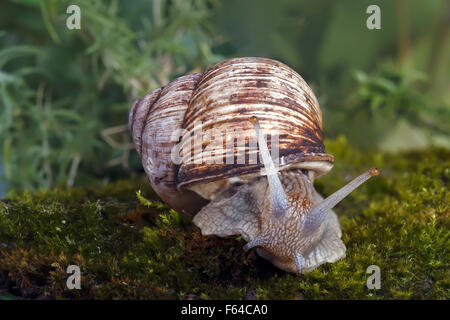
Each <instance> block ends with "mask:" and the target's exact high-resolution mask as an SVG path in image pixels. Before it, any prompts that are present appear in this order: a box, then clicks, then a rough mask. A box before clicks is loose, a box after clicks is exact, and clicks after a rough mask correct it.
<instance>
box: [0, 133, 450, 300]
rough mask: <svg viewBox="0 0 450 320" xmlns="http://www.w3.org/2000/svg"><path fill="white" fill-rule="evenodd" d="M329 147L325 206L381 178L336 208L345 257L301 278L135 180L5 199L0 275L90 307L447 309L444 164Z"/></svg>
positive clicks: (435, 158)
mask: <svg viewBox="0 0 450 320" xmlns="http://www.w3.org/2000/svg"><path fill="white" fill-rule="evenodd" d="M326 145H327V151H328V152H329V153H330V154H333V155H334V156H335V158H336V165H335V168H334V169H333V170H332V171H331V172H330V173H329V174H328V175H326V176H325V177H323V178H321V179H319V180H317V181H316V187H317V189H318V191H320V192H321V193H322V194H324V195H328V194H330V193H332V192H333V191H335V190H336V189H338V188H339V187H341V186H342V185H343V184H345V183H346V182H347V181H348V180H349V179H350V178H351V177H354V176H355V175H357V174H359V173H361V172H362V171H364V170H367V169H368V168H369V167H372V166H377V167H379V168H380V170H381V175H380V176H378V177H376V178H373V179H372V180H371V181H369V182H368V183H366V184H365V185H363V186H362V187H361V188H359V189H358V190H357V191H355V192H353V193H352V194H351V195H350V196H349V197H348V198H347V199H346V200H344V201H343V202H342V203H340V204H339V205H338V206H337V208H336V212H337V213H338V215H339V217H340V221H341V224H342V229H343V240H344V242H345V244H346V246H347V257H346V258H345V259H343V260H341V261H338V262H336V263H334V264H326V265H323V266H321V267H319V268H318V269H316V270H314V271H312V272H310V273H307V274H305V275H302V276H300V277H298V276H294V275H292V274H288V273H285V272H283V271H280V270H278V269H276V268H274V267H273V266H272V265H271V264H270V263H269V262H267V261H265V260H263V259H262V258H259V257H258V256H257V255H256V254H255V253H254V251H250V252H244V251H243V250H242V246H243V245H244V244H245V242H244V241H243V240H242V239H241V238H226V239H225V238H219V237H214V236H210V237H204V236H202V235H201V233H200V232H199V230H198V229H197V228H196V227H195V226H194V225H193V224H192V223H191V221H190V219H188V218H186V217H184V216H182V215H180V214H179V213H177V212H175V211H173V210H171V209H169V208H168V207H167V206H166V205H164V204H163V203H161V202H160V200H159V199H158V198H157V197H156V195H155V193H154V192H153V191H152V190H151V189H150V187H149V186H148V183H147V182H146V181H145V179H142V181H140V180H139V181H138V180H137V179H132V180H130V181H119V182H116V183H112V184H108V185H106V186H102V187H95V188H94V187H92V189H86V190H82V189H77V188H72V189H57V190H51V191H39V192H37V193H29V192H26V191H25V192H17V193H14V194H10V195H9V197H8V200H3V201H0V271H2V272H3V274H5V275H6V276H7V278H8V281H7V282H8V283H9V287H10V290H11V292H13V293H14V292H16V293H17V292H18V290H19V291H20V290H22V291H20V292H21V293H22V295H24V296H26V297H27V295H26V294H23V292H29V291H27V290H24V289H27V288H38V289H37V290H38V293H39V294H47V295H50V296H53V297H56V298H86V297H91V298H95V299H123V298H147V299H148V298H154V299H160V298H167V299H178V298H185V297H186V296H187V295H188V294H194V295H195V296H196V297H198V298H203V299H225V298H232V299H233V298H234V299H241V298H243V297H244V296H245V294H246V293H247V292H248V291H249V290H251V291H253V292H254V293H255V294H256V296H257V298H259V299H303V298H305V299H448V298H450V283H449V282H450V275H449V265H448V264H449V261H450V255H449V234H450V233H449V226H450V219H449V215H450V206H449V203H450V201H449V191H448V190H449V182H450V152H449V151H446V150H441V149H428V150H424V151H417V152H406V153H401V154H380V153H375V152H374V153H361V152H359V151H358V150H356V149H353V148H351V147H350V146H348V144H347V142H346V141H345V139H344V138H342V137H341V138H339V139H337V140H335V141H327V142H326ZM139 190H140V191H139ZM70 264H77V265H80V267H81V270H82V290H79V291H78V290H72V291H70V290H67V289H66V288H65V279H66V277H67V274H66V273H65V270H66V268H67V266H68V265H70ZM370 265H378V266H379V267H380V269H381V277H382V280H381V289H380V290H369V289H367V287H366V280H367V278H368V276H369V274H367V273H366V269H367V267H368V266H370ZM1 279H2V277H1V273H0V282H1V281H2V280H1ZM0 285H1V283H0ZM35 295H36V294H35ZM28 297H33V295H29V296H28Z"/></svg>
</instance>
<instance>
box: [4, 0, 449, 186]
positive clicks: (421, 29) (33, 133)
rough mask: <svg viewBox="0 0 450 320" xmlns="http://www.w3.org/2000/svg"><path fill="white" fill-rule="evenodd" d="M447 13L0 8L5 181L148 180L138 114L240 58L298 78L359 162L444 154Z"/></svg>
mask: <svg viewBox="0 0 450 320" xmlns="http://www.w3.org/2000/svg"><path fill="white" fill-rule="evenodd" d="M69 4H78V5H79V6H80V8H81V12H82V19H81V30H68V29H67V28H66V18H67V14H66V8H67V6H68V5H69ZM369 4H378V5H379V6H380V7H381V10H382V30H373V31H371V30H368V29H367V28H366V27H365V21H366V18H367V14H366V13H365V10H366V8H367V6H368V5H369ZM449 10H450V6H449V2H448V1H443V0H442V1H441V0H436V1H428V2H424V1H417V0H414V1H402V0H398V1H357V2H354V1H335V2H329V1H296V0H282V1H255V0H247V1H236V0H231V1H214V0H184V1H181V0H173V1H164V0H155V1H146V0H134V1H132V2H130V1H124V0H115V1H94V0H80V1H75V2H73V1H72V2H70V3H69V2H68V1H52V0H48V1H44V0H42V1H38V0H8V1H2V2H1V3H0V30H1V31H0V90H1V92H0V119H1V120H0V154H1V156H2V161H1V162H2V167H0V169H2V171H3V180H4V181H6V182H7V187H8V189H15V188H25V189H31V190H34V189H37V188H49V187H53V186H57V185H67V186H72V185H81V186H83V185H88V184H91V183H92V182H93V181H103V182H107V181H109V180H112V179H116V178H118V177H124V176H129V175H130V170H131V171H135V170H140V168H141V166H140V162H139V159H138V158H137V155H136V153H135V152H134V151H133V150H132V147H131V144H130V137H129V133H128V131H127V128H126V121H127V113H128V109H129V106H130V104H131V102H132V101H133V100H134V99H136V98H137V97H139V96H141V95H143V94H144V93H145V92H147V91H149V90H151V89H154V88H156V87H159V86H161V85H164V84H166V83H167V82H169V81H170V80H172V79H173V78H175V77H177V76H179V75H182V74H184V73H186V72H193V71H201V70H204V69H205V68H206V67H207V66H210V65H211V64H213V63H215V62H217V61H219V60H221V59H223V58H226V57H231V56H244V55H248V56H266V57H271V58H275V59H279V60H281V61H283V62H285V63H287V64H288V65H290V66H292V67H293V68H294V69H296V70H297V71H298V72H299V73H300V74H301V75H302V76H303V77H304V78H305V80H306V81H307V82H308V83H309V84H310V85H311V86H312V87H313V89H314V91H315V92H316V95H317V96H318V98H319V101H320V104H321V108H322V111H323V114H324V130H325V135H326V136H327V137H336V136H338V135H339V134H344V135H345V136H346V137H347V140H348V141H349V142H350V143H351V144H353V145H355V146H357V147H359V148H363V149H364V148H373V147H376V148H380V149H384V150H389V151H398V150H401V149H405V148H406V149H407V148H415V147H424V146H426V145H429V144H437V145H441V146H447V147H448V146H449V145H450V142H449V138H448V137H449V132H450V129H449V123H450V93H449V90H448V88H449V67H450V66H449V56H450V45H449V43H450V41H449V37H450V31H449V30H450V27H449V20H448V12H449ZM362 132H363V133H364V134H361V133H362ZM3 187H4V186H3Z"/></svg>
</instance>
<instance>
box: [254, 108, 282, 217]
mask: <svg viewBox="0 0 450 320" xmlns="http://www.w3.org/2000/svg"><path fill="white" fill-rule="evenodd" d="M250 122H251V123H252V124H253V126H254V128H255V132H256V137H257V139H258V146H259V152H260V153H261V156H262V160H263V163H264V168H265V169H266V174H267V180H268V181H269V192H270V212H271V213H272V214H273V215H274V216H275V217H281V216H283V215H284V213H285V212H286V210H287V206H288V200H287V196H286V193H285V192H284V189H283V186H282V184H281V181H280V178H279V177H278V169H277V168H276V167H275V164H274V163H273V160H272V157H271V156H270V153H269V148H268V147H267V143H266V140H265V139H264V136H263V133H262V130H261V127H260V125H259V121H258V118H256V117H255V116H252V117H251V118H250Z"/></svg>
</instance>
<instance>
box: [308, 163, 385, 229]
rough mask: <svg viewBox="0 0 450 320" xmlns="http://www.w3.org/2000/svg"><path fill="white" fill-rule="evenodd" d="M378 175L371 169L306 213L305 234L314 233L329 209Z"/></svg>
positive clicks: (377, 172)
mask: <svg viewBox="0 0 450 320" xmlns="http://www.w3.org/2000/svg"><path fill="white" fill-rule="evenodd" d="M379 174H380V171H379V170H378V169H377V168H371V169H369V170H367V171H366V172H364V173H363V174H362V175H360V176H358V177H356V178H355V179H353V180H352V181H350V182H349V183H347V184H346V185H345V186H343V187H342V188H341V189H339V190H338V191H336V192H335V193H333V194H332V195H330V196H328V198H326V199H324V200H323V201H322V202H321V203H319V204H318V205H317V206H316V207H314V208H313V209H312V210H311V211H310V212H309V213H308V215H307V219H306V221H305V230H306V231H307V232H312V231H315V230H316V229H317V228H318V227H319V226H320V225H321V224H322V223H323V221H325V219H326V217H327V214H328V212H329V210H330V209H332V208H334V206H335V205H337V204H338V203H339V202H340V201H341V200H343V199H344V198H345V197H346V196H348V195H349V194H350V193H351V192H352V191H353V190H355V189H356V188H358V187H359V186H360V185H361V184H363V183H364V182H366V181H367V180H369V179H370V178H371V177H373V176H377V175H379Z"/></svg>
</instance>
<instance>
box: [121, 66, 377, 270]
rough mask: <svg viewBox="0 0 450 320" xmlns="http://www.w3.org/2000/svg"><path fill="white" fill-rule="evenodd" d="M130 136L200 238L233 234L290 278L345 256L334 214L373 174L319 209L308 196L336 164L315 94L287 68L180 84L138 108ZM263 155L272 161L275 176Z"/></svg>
mask: <svg viewBox="0 0 450 320" xmlns="http://www.w3.org/2000/svg"><path fill="white" fill-rule="evenodd" d="M251 119H256V120H254V121H252V120H251ZM255 121H256V122H255ZM198 124H200V125H201V130H198ZM129 127H130V130H131V132H132V136H133V142H134V145H135V147H136V150H137V151H138V153H139V155H140V156H141V158H142V165H143V167H144V170H145V172H146V174H147V176H148V178H149V180H150V183H151V185H152V187H153V188H154V190H155V191H156V192H157V193H158V195H159V196H160V197H161V198H162V199H163V200H164V201H165V202H166V203H167V204H168V205H169V206H170V207H172V208H174V209H175V210H178V211H180V212H183V213H184V214H186V215H190V216H194V215H195V217H194V219H193V222H194V223H195V224H196V225H197V226H198V227H200V228H201V230H202V233H203V234H204V235H208V234H215V235H218V236H229V235H235V234H240V235H242V236H243V238H244V239H245V240H246V241H248V242H249V243H248V244H247V245H246V249H249V248H251V247H255V246H257V247H258V251H257V252H258V254H259V255H261V256H262V257H264V258H266V259H268V260H270V261H271V262H272V263H273V264H275V265H276V266H278V267H279V268H281V269H284V270H286V271H290V272H296V273H301V272H302V270H312V269H314V268H315V267H317V266H318V265H320V264H322V263H325V262H334V261H336V260H338V259H340V258H342V257H344V256H345V246H344V244H343V243H342V240H341V239H340V238H341V231H340V226H339V222H338V219H337V216H336V214H335V213H334V212H333V211H332V210H331V208H332V207H333V206H334V205H335V204H336V203H337V202H338V201H340V200H341V199H342V198H343V197H345V195H347V194H348V193H350V192H351V190H353V189H354V188H356V187H357V186H358V185H359V184H361V183H362V182H364V181H365V180H367V179H368V177H370V176H371V174H369V173H366V174H364V175H361V176H360V177H358V178H357V179H355V181H353V182H351V183H349V186H346V187H344V188H343V189H341V190H340V191H339V192H336V193H335V194H333V195H332V196H330V197H329V198H327V199H326V200H323V198H322V197H321V196H320V195H319V194H318V193H317V192H316V191H315V190H314V186H313V183H312V181H313V180H314V178H315V177H318V176H321V175H323V174H325V173H327V172H328V171H329V170H330V169H331V168H332V166H333V161H334V158H333V156H331V155H329V154H327V153H325V148H324V145H323V135H322V114H321V111H320V108H319V104H318V101H317V99H316V97H315V95H314V93H313V91H312V90H311V88H310V87H309V86H308V85H307V84H306V82H305V81H304V80H303V79H302V77H301V76H300V75H298V74H297V73H296V72H295V71H294V70H292V69H291V68H289V67H288V66H286V65H285V64H283V63H281V62H278V61H275V60H271V59H266V58H235V59H229V60H226V61H223V62H220V63H218V64H216V65H214V66H212V67H211V68H209V69H208V70H207V71H206V72H205V73H204V74H199V73H196V74H190V75H186V76H182V77H179V78H177V79H175V80H174V81H172V82H171V83H169V84H168V85H167V86H165V87H164V88H159V89H155V90H153V91H151V92H150V93H148V94H147V95H146V96H144V97H143V98H142V99H140V100H138V101H137V102H135V103H134V104H133V106H132V108H131V110H130V114H129ZM255 132H256V135H255ZM262 132H264V133H268V134H267V141H266V138H264V137H263V135H262ZM269 133H270V134H269ZM230 137H231V138H230ZM256 140H257V143H258V146H259V147H256V148H251V147H250V146H251V145H252V141H253V142H255V145H256ZM199 141H200V142H199ZM266 142H267V144H266ZM273 146H274V147H275V148H272V147H273ZM268 149H271V150H272V151H274V150H276V151H278V153H279V154H278V157H276V158H277V160H279V162H278V172H279V173H278V174H277V173H275V174H273V173H270V172H269V171H270V170H268V168H271V167H270V166H269V164H272V160H267V159H268V158H267V156H266V157H265V156H264V153H265V152H267V154H268ZM174 150H175V151H174ZM211 150H213V151H211ZM265 150H266V151H265ZM174 155H175V156H176V157H175V158H174ZM268 157H269V159H271V158H270V155H269V156H268ZM273 157H274V155H273V154H272V158H273ZM174 159H177V161H174ZM239 159H241V160H242V159H244V161H243V162H239V161H238V160H239ZM251 159H253V160H255V161H251ZM264 159H266V160H264ZM228 160H232V161H228ZM266 175H267V178H266V177H265V176H266Z"/></svg>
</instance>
